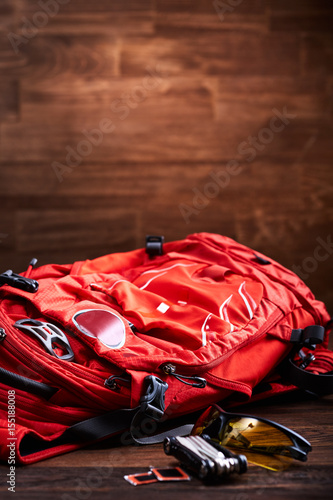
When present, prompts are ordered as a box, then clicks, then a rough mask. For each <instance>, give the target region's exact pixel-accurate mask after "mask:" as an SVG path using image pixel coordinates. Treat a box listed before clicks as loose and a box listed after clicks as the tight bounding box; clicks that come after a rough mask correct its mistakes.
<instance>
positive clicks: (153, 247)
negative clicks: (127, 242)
mask: <svg viewBox="0 0 333 500" xmlns="http://www.w3.org/2000/svg"><path fill="white" fill-rule="evenodd" d="M163 243H164V236H146V253H147V254H148V255H149V257H150V258H152V257H155V255H162V254H163Z"/></svg>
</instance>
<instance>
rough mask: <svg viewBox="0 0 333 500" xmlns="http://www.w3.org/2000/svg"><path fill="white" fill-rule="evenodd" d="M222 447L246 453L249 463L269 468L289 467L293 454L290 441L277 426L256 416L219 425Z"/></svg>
mask: <svg viewBox="0 0 333 500" xmlns="http://www.w3.org/2000/svg"><path fill="white" fill-rule="evenodd" d="M218 439H219V442H220V444H221V445H222V446H226V447H228V448H231V449H233V450H234V451H236V452H238V453H243V454H244V455H246V457H247V459H248V461H249V462H251V463H254V464H257V465H261V466H262V467H266V468H268V469H272V470H281V469H284V468H286V467H288V466H289V464H290V463H291V462H292V457H291V455H290V452H289V450H288V447H289V446H293V442H292V440H291V439H290V438H289V437H288V436H287V435H286V434H285V433H284V432H282V431H281V430H280V429H277V428H276V427H273V426H271V425H269V424H267V423H265V422H261V421H260V420H257V419H256V418H246V417H236V418H232V419H231V420H228V422H227V423H226V425H224V426H223V428H222V429H221V428H220V432H219V436H218Z"/></svg>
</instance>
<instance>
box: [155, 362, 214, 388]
mask: <svg viewBox="0 0 333 500" xmlns="http://www.w3.org/2000/svg"><path fill="white" fill-rule="evenodd" d="M160 368H161V369H162V370H163V371H164V373H166V374H167V375H172V376H173V377H175V378H176V379H177V380H179V381H180V382H183V384H186V385H190V386H192V387H197V388H198V389H204V388H205V387H206V385H207V381H206V379H204V378H201V377H197V376H196V375H194V376H192V377H187V376H185V375H180V374H179V373H176V367H175V365H173V364H172V363H167V364H166V365H161V366H160ZM187 380H193V381H194V382H187Z"/></svg>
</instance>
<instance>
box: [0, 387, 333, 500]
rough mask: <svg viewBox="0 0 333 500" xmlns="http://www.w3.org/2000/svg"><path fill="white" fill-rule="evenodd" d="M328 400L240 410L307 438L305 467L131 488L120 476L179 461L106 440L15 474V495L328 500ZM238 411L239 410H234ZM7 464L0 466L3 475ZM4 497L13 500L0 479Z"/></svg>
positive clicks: (295, 398)
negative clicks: (208, 482)
mask: <svg viewBox="0 0 333 500" xmlns="http://www.w3.org/2000/svg"><path fill="white" fill-rule="evenodd" d="M332 404H333V398H332V397H331V396H327V397H325V398H322V399H313V397H310V396H305V395H302V394H298V393H293V395H292V396H289V397H288V398H286V396H285V397H284V398H282V399H281V398H280V399H278V398H275V399H272V400H267V401H265V402H261V403H259V402H257V403H252V404H251V405H246V406H245V405H244V406H242V407H240V408H237V411H239V412H243V413H249V414H252V415H257V416H261V417H264V418H269V419H272V420H275V421H277V422H278V423H280V424H282V425H285V426H287V427H289V428H291V429H293V430H295V431H296V432H298V433H299V434H301V435H302V436H303V437H305V438H306V439H307V440H309V441H310V443H311V445H312V451H311V452H310V453H309V456H308V460H307V462H305V463H302V462H297V461H294V463H293V464H292V465H291V466H290V467H289V468H288V469H286V470H284V471H280V472H273V471H268V470H266V469H263V468H260V467H258V466H255V465H249V468H248V471H247V473H245V474H243V475H240V476H239V475H234V476H230V478H226V479H225V480H223V481H222V482H221V483H220V484H216V485H205V484H204V483H202V482H201V481H200V480H199V479H198V478H196V477H194V476H192V479H191V481H190V482H178V483H171V482H167V483H163V484H160V483H158V484H149V485H142V486H137V487H134V486H132V485H130V484H129V483H127V482H126V481H125V480H124V475H127V474H132V473H137V472H147V471H148V470H149V468H150V466H154V467H173V466H177V465H179V463H178V462H177V460H176V459H174V458H173V457H171V456H167V455H165V454H164V452H163V447H162V445H161V444H157V445H150V446H135V445H129V446H123V447H119V446H117V445H115V444H112V443H111V442H110V441H109V442H108V441H106V442H103V443H101V444H99V445H94V446H91V447H89V448H87V449H81V450H78V451H76V452H72V453H68V454H66V455H62V456H59V457H54V458H51V459H49V460H45V461H43V462H39V463H37V464H34V465H30V466H25V467H21V468H17V469H16V491H15V495H14V497H15V498H18V499H20V500H21V499H22V500H24V499H29V500H30V499H39V498H43V499H47V500H55V499H61V500H81V499H83V498H84V499H87V500H88V499H90V498H91V499H104V498H119V499H123V498H124V499H141V498H148V499H153V498H160V499H161V500H164V499H167V498H170V497H171V498H175V499H179V498H182V499H183V498H186V499H190V498H194V499H200V500H201V499H202V498H212V499H217V498H226V499H228V500H229V499H230V500H259V499H263V498H271V499H273V500H275V499H276V500H282V499H288V500H289V499H299V500H301V499H304V500H313V499H315V498H316V499H318V500H321V499H330V498H332V491H333V451H332V441H333V424H332ZM235 411H236V410H235ZM7 472H8V467H6V466H5V465H1V466H0V476H1V478H2V479H3V478H5V475H6V473H7ZM0 495H1V498H2V499H5V500H7V499H9V498H13V493H11V492H8V491H7V489H6V484H5V481H3V480H2V481H1V484H0Z"/></svg>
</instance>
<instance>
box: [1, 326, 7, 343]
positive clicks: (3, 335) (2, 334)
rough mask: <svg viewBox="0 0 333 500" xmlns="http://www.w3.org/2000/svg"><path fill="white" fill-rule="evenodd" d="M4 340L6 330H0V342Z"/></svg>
mask: <svg viewBox="0 0 333 500" xmlns="http://www.w3.org/2000/svg"><path fill="white" fill-rule="evenodd" d="M5 338H6V330H5V329H4V328H0V342H2V341H3V340H4V339H5Z"/></svg>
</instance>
